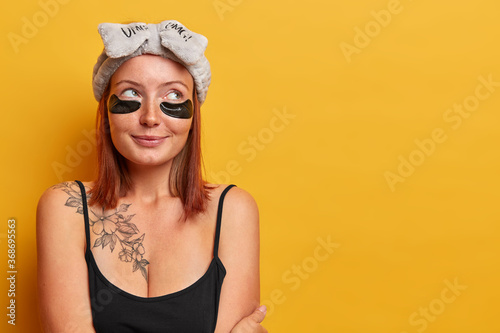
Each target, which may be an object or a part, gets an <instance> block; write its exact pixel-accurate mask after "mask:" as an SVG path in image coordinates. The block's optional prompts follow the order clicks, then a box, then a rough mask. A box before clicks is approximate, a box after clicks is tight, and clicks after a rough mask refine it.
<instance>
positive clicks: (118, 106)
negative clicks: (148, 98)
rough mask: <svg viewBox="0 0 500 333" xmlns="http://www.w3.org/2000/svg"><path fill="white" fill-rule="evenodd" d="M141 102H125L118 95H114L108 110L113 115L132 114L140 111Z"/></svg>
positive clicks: (109, 102) (110, 99)
mask: <svg viewBox="0 0 500 333" xmlns="http://www.w3.org/2000/svg"><path fill="white" fill-rule="evenodd" d="M140 107H141V102H139V101H123V100H121V99H119V98H118V96H116V95H112V96H111V97H110V98H109V101H108V110H109V112H111V113H131V112H134V111H137V110H139V108H140Z"/></svg>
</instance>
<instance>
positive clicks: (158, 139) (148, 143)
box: [132, 135, 168, 147]
mask: <svg viewBox="0 0 500 333" xmlns="http://www.w3.org/2000/svg"><path fill="white" fill-rule="evenodd" d="M132 138H133V139H134V141H135V142H136V143H137V144H139V145H141V146H143V147H157V146H159V145H160V144H161V143H162V142H164V141H165V140H166V139H167V138H168V136H153V135H132Z"/></svg>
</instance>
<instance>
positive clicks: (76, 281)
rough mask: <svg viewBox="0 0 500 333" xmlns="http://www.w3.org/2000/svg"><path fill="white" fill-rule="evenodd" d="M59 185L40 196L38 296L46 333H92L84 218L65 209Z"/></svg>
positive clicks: (65, 198)
mask: <svg viewBox="0 0 500 333" xmlns="http://www.w3.org/2000/svg"><path fill="white" fill-rule="evenodd" d="M68 198H69V196H68V194H66V193H65V192H63V191H62V190H61V189H60V188H57V186H55V187H52V188H49V189H48V190H47V191H45V193H44V194H43V195H42V196H41V198H40V200H39V202H38V208H37V223H36V229H37V230H36V236H37V257H38V267H37V271H38V296H39V308H40V320H41V323H42V328H43V330H44V332H47V333H59V332H64V333H77V332H78V333H80V332H82V333H91V332H95V330H94V328H93V326H92V315H91V310H90V296H89V291H88V290H89V287H88V272H87V266H86V263H85V256H84V249H85V229H84V219H83V215H82V214H79V213H77V212H76V210H77V208H76V207H74V206H73V207H70V206H66V202H67V200H68Z"/></svg>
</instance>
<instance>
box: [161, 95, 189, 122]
mask: <svg viewBox="0 0 500 333" xmlns="http://www.w3.org/2000/svg"><path fill="white" fill-rule="evenodd" d="M160 109H161V111H162V112H163V113H164V114H166V115H167V116H170V117H174V118H182V119H189V118H191V117H192V116H193V102H191V100H189V99H188V100H186V101H185V102H183V103H179V104H173V103H168V102H162V103H160Z"/></svg>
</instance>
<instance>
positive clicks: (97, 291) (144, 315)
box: [76, 181, 235, 333]
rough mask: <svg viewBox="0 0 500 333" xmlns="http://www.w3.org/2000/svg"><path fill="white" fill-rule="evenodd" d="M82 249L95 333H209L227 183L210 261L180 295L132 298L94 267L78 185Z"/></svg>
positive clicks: (220, 270)
mask: <svg viewBox="0 0 500 333" xmlns="http://www.w3.org/2000/svg"><path fill="white" fill-rule="evenodd" d="M76 182H77V183H78V185H79V186H80V190H81V192H82V201H83V215H84V220H85V236H86V239H87V247H86V250H85V261H86V262H87V268H88V274H89V290H90V301H91V309H92V320H93V324H94V328H95V330H96V332H97V333H99V332H105V333H113V332H119V333H128V332H134V333H138V332H175V333H195V332H196V333H204V332H206V333H209V332H210V333H212V332H214V330H215V325H216V323H217V313H218V309H219V298H220V292H221V287H222V282H223V280H224V277H225V275H226V269H225V267H224V265H223V264H222V262H221V260H220V259H219V257H218V247H219V236H220V228H221V217H222V205H223V202H224V196H225V195H226V193H227V191H229V189H230V188H231V187H233V186H235V185H229V186H228V187H226V188H225V189H224V191H223V192H222V194H221V196H220V199H219V206H218V211H217V225H216V229H215V241H214V252H213V254H214V258H213V259H212V261H211V263H210V266H209V267H208V269H207V271H206V272H205V274H204V275H203V276H202V277H200V278H199V279H198V280H197V281H196V282H195V283H193V284H192V285H190V286H189V287H187V288H184V289H182V290H180V291H177V292H174V293H171V294H168V295H163V296H157V297H140V296H136V295H132V294H130V293H128V292H126V291H124V290H122V289H120V288H118V287H117V286H115V285H113V284H112V283H111V282H109V281H108V280H107V279H106V277H105V276H104V275H103V274H102V273H101V271H100V270H99V268H98V267H97V263H96V261H95V259H94V256H93V255H92V251H91V249H90V247H89V244H90V230H89V217H88V208H87V198H86V193H85V188H84V186H83V184H82V183H81V182H80V181H76Z"/></svg>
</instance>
